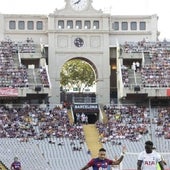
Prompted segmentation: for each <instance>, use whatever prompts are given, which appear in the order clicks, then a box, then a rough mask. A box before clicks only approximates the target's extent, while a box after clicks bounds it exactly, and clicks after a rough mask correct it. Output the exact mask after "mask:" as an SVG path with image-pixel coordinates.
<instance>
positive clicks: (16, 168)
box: [11, 157, 21, 170]
mask: <svg viewBox="0 0 170 170" xmlns="http://www.w3.org/2000/svg"><path fill="white" fill-rule="evenodd" d="M11 170H21V162H19V161H18V158H17V157H15V158H14V162H12V164H11Z"/></svg>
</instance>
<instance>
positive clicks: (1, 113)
mask: <svg viewBox="0 0 170 170" xmlns="http://www.w3.org/2000/svg"><path fill="white" fill-rule="evenodd" d="M65 2H66V4H65V7H64V8H63V9H57V7H56V9H55V10H54V12H52V13H50V14H49V15H48V16H46V15H35V14H31V15H30V14H29V15H26V14H23V15H22V14H20V15H19V14H0V25H1V28H0V74H1V76H0V101H1V104H0V117H1V119H0V153H1V155H0V168H1V169H2V170H8V169H10V166H11V163H12V162H13V159H14V158H15V157H18V158H19V161H20V162H21V164H22V170H32V169H34V170H42V169H43V170H64V169H68V170H76V169H77V170H78V169H81V168H82V167H83V166H85V165H86V163H87V162H88V161H89V160H90V159H91V158H92V157H96V156H97V154H98V149H99V148H101V147H104V148H105V149H106V151H107V157H108V158H111V159H113V158H114V157H115V156H118V157H119V156H120V153H121V148H122V146H124V145H125V146H126V147H127V152H126V155H125V157H124V159H123V162H122V163H121V166H120V170H135V169H136V168H137V158H138V154H139V153H140V152H141V151H142V150H144V143H145V141H147V140H152V141H153V143H154V147H156V150H157V151H158V152H159V153H160V154H161V155H162V156H163V158H164V159H165V161H166V163H167V165H166V166H165V169H166V170H170V160H169V157H170V150H169V148H170V107H169V104H170V42H168V41H167V40H166V39H165V40H164V41H159V34H160V33H159V31H158V27H157V24H158V16H157V15H155V14H154V15H137V16H136V15H128V16H126V15H122V16H121V15H111V14H109V13H105V12H103V11H102V10H96V9H95V8H94V7H93V6H92V0H83V1H82V2H83V3H80V4H79V3H77V4H75V2H73V1H72V0H65ZM77 2H78V1H77ZM74 59H80V60H83V61H85V62H87V63H88V64H89V65H90V66H91V67H92V68H93V70H94V73H95V79H96V80H95V82H96V84H95V88H96V89H95V92H94V91H93V92H91V91H86V92H84V93H78V91H77V90H76V89H75V90H74V91H71V92H66V91H63V90H62V88H61V83H60V82H61V77H60V73H61V70H62V67H63V65H64V64H65V63H67V62H68V61H70V60H74ZM89 151H90V152H89ZM110 170H111V168H110Z"/></svg>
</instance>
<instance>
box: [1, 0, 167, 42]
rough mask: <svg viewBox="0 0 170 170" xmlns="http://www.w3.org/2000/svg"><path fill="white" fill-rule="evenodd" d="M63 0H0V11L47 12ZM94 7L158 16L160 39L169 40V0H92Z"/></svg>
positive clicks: (112, 11) (21, 12)
mask: <svg viewBox="0 0 170 170" xmlns="http://www.w3.org/2000/svg"><path fill="white" fill-rule="evenodd" d="M64 4H65V0H49V1H44V0H43V1H39V0H28V1H25V0H15V1H14V0H1V5H0V13H7V14H49V13H52V12H53V11H54V10H55V8H58V9H60V8H63V7H64ZM93 6H94V8H96V9H103V10H105V9H108V10H109V11H110V13H111V14H112V15H148V14H149V15H152V14H157V15H158V16H159V20H158V29H159V31H160V32H161V35H160V39H161V40H162V39H164V38H166V39H168V40H170V21H169V0H93Z"/></svg>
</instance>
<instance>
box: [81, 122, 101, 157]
mask: <svg viewBox="0 0 170 170" xmlns="http://www.w3.org/2000/svg"><path fill="white" fill-rule="evenodd" d="M83 130H84V134H85V140H86V144H87V147H88V149H90V151H91V156H92V157H96V156H97V155H98V150H99V149H100V148H101V147H102V144H101V143H100V142H99V133H98V131H97V129H96V126H95V124H88V125H83Z"/></svg>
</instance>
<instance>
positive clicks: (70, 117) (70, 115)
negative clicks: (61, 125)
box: [67, 110, 74, 124]
mask: <svg viewBox="0 0 170 170" xmlns="http://www.w3.org/2000/svg"><path fill="white" fill-rule="evenodd" d="M67 114H68V118H69V121H70V123H71V124H73V123H74V119H73V116H72V113H71V110H67Z"/></svg>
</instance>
